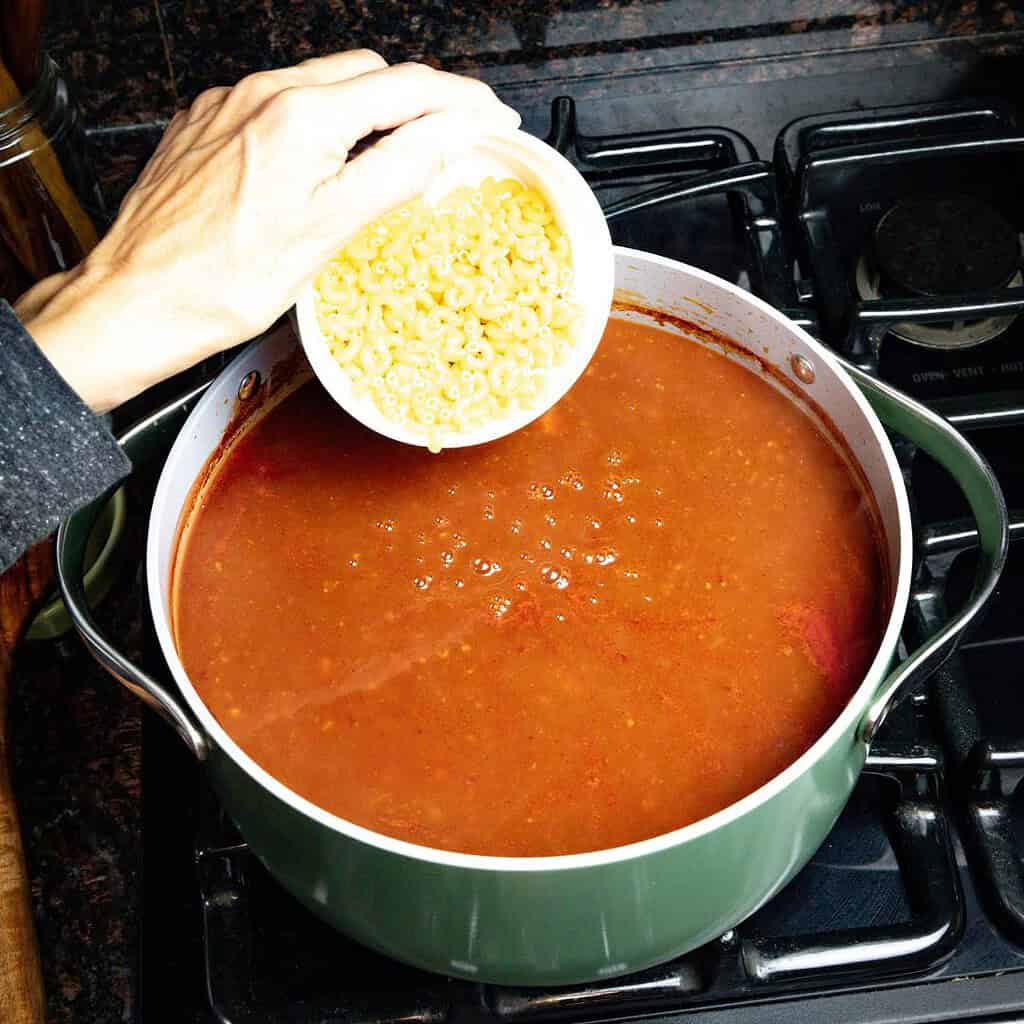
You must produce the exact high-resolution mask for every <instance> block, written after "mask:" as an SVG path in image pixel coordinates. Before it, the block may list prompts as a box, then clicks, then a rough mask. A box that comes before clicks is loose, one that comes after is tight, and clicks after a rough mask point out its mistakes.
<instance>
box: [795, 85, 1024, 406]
mask: <svg viewBox="0 0 1024 1024" xmlns="http://www.w3.org/2000/svg"><path fill="white" fill-rule="evenodd" d="M775 163H776V166H777V173H778V175H779V180H780V182H781V185H782V190H783V193H784V208H785V218H786V222H787V225H788V226H789V227H790V228H791V229H792V231H793V235H794V238H795V240H796V257H797V262H798V265H799V268H800V271H801V273H802V276H803V281H802V284H801V287H800V294H801V297H802V298H803V299H805V300H806V301H807V302H808V303H809V304H811V305H812V306H813V308H814V309H815V310H816V312H817V314H818V316H819V319H820V322H821V325H822V333H823V336H824V338H825V340H826V341H827V342H828V343H829V344H830V345H832V346H833V347H834V348H836V349H837V351H839V352H841V353H843V354H844V355H846V356H848V357H849V358H851V359H852V360H853V361H854V362H856V363H857V364H858V365H860V366H862V367H863V368H864V369H866V370H868V371H869V372H872V373H878V374H880V375H881V376H882V377H884V378H885V379H886V380H889V381H890V382H892V383H894V384H896V385H897V386H898V387H900V388H902V389H903V390H906V391H908V392H910V393H911V394H915V395H917V396H918V397H920V398H922V399H924V400H926V401H934V402H935V404H936V407H937V408H940V409H941V411H943V412H946V413H957V414H959V415H961V416H962V417H963V416H966V417H968V419H969V422H968V423H967V424H966V425H971V424H973V423H974V422H980V419H979V417H982V416H984V415H987V414H990V413H992V412H999V411H1001V410H1004V409H1017V408H1024V360H1022V359H1021V357H1020V352H1021V337H1022V335H1024V322H1022V320H1020V319H1017V318H1018V316H1019V314H1021V313H1022V312H1024V275H1022V273H1021V255H1022V254H1021V238H1024V205H1022V204H1021V202H1020V198H1019V191H1020V190H1019V188H1018V187H1017V182H1018V181H1019V180H1020V178H1021V174H1022V173H1024V136H1022V135H1021V134H1020V133H1019V132H1018V130H1017V128H1016V124H1015V118H1014V115H1013V112H1012V111H1011V110H1010V109H1009V108H1008V107H1007V106H1005V105H1002V104H983V103H979V104H972V103H969V102H962V103H956V104H952V103H951V104H931V105H926V106H913V107H893V108H890V109H888V110H883V111H876V112H863V111H861V112H854V113H844V114H836V115H824V116H817V117H811V118H803V119H800V120H798V121H795V122H793V123H792V124H790V125H789V126H788V127H787V128H786V129H785V130H784V131H783V133H782V134H781V135H780V137H779V140H778V142H777V145H776V152H775ZM995 202H998V204H999V206H1000V208H999V209H993V208H990V206H989V204H992V203H995ZM912 204H916V207H917V208H918V209H919V211H923V210H925V209H927V210H929V211H930V214H929V217H930V219H931V221H932V222H931V223H929V222H928V221H929V218H928V217H925V218H924V219H922V220H921V222H920V223H918V225H917V227H916V229H915V230H916V231H917V232H919V233H920V234H921V235H922V240H915V239H914V238H909V239H908V238H905V239H903V240H902V245H903V246H904V247H907V248H909V247H911V246H913V244H914V242H915V241H918V250H920V249H921V248H922V242H923V240H924V239H925V238H926V235H927V232H932V233H933V234H934V235H935V237H934V238H933V239H932V240H931V242H929V243H927V247H928V251H929V255H930V258H931V260H932V261H933V262H934V263H935V266H933V267H932V268H931V271H930V273H929V275H928V276H929V280H930V281H931V282H932V283H934V282H935V281H941V282H943V283H944V287H943V288H942V289H941V291H942V292H945V293H946V294H934V295H928V296H925V295H921V294H915V293H914V289H911V290H909V291H905V292H900V290H899V289H898V288H897V289H896V293H894V292H893V290H892V289H891V288H890V289H887V288H886V282H885V275H884V269H885V266H886V264H887V263H890V264H891V263H892V262H893V260H892V253H891V252H887V251H885V250H886V241H885V239H884V238H883V239H882V240H881V243H882V244H881V249H882V250H883V251H881V252H879V251H878V249H879V243H880V240H879V238H878V236H877V233H878V230H879V228H880V226H881V224H882V222H885V221H886V220H891V219H892V217H893V215H894V214H895V215H896V216H897V217H899V213H900V211H901V210H906V209H907V207H908V205H912ZM982 206H984V208H985V209H986V210H988V216H989V219H990V220H991V222H992V226H993V227H992V230H993V231H996V230H997V228H996V227H995V225H998V231H999V233H1000V238H999V239H993V240H992V243H993V244H996V243H997V242H998V243H1000V247H1001V251H1002V258H1001V262H1000V266H1002V265H1003V264H1006V269H1007V271H1008V273H1007V275H1006V280H1005V281H1004V282H1002V283H1001V284H1000V285H999V286H997V287H993V288H990V289H987V290H979V291H969V287H970V285H971V282H972V281H974V280H977V279H980V278H979V276H978V274H977V273H975V274H972V273H971V272H969V271H970V270H971V269H974V270H977V268H976V267H975V268H968V269H967V270H963V269H960V270H958V267H957V264H958V262H959V261H960V260H961V259H962V258H963V256H964V253H963V252H962V248H963V247H962V246H953V245H949V244H947V245H942V244H941V238H940V237H939V236H940V235H941V230H940V228H939V225H938V224H937V223H935V218H936V211H941V210H943V209H948V208H953V207H956V208H958V209H961V210H967V209H972V208H975V207H982ZM902 219H904V220H905V219H906V218H902ZM971 220H972V224H973V226H974V228H975V229H980V227H981V225H980V220H979V216H978V215H977V214H974V215H973V216H972V217H971ZM904 227H907V225H906V224H904ZM1004 236H1005V237H1004ZM974 248H975V249H977V248H978V247H977V245H975V246H974ZM973 257H974V258H975V259H977V258H978V253H977V252H974V253H973ZM943 261H945V263H944V262H943ZM920 263H921V261H920V260H919V259H918V260H917V264H918V265H917V267H916V270H915V271H914V273H911V275H910V278H911V279H912V280H916V277H915V274H916V275H919V274H920V273H921V272H922V268H921V266H920ZM890 269H891V268H890ZM880 270H881V271H882V274H881V276H882V280H881V281H880V282H878V283H876V282H875V281H874V278H875V277H876V276H878V274H879V272H880ZM907 273H908V271H907V268H904V273H903V274H902V275H901V276H902V277H906V276H907ZM955 281H963V282H964V286H963V288H962V289H961V291H962V294H956V293H951V290H952V285H951V284H950V282H955ZM919 283H920V282H919ZM918 290H919V291H920V290H921V289H918ZM923 290H924V291H927V290H928V289H927V288H924V289H923ZM982 395H984V396H985V397H984V398H982V397H981V396H982ZM961 425H964V424H961Z"/></svg>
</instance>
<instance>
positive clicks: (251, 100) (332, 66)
mask: <svg viewBox="0 0 1024 1024" xmlns="http://www.w3.org/2000/svg"><path fill="white" fill-rule="evenodd" d="M386 67H387V61H385V60H384V58H383V57H381V56H380V54H378V53H374V52H373V50H347V51H345V52H343V53H332V54H331V55H330V56H327V57H313V58H311V59H310V60H305V61H303V62H302V63H301V64H296V65H295V66H294V67H289V68H277V69H276V70H274V71H257V72H256V73H255V74H253V75H248V76H247V77H245V78H243V79H242V80H241V81H240V82H239V83H238V84H237V85H235V86H234V87H233V88H231V89H230V90H228V91H227V92H228V95H227V96H226V97H225V99H224V101H223V106H224V108H225V113H226V114H230V115H231V116H232V117H233V118H235V119H236V120H237V121H238V122H241V121H242V120H244V119H245V118H246V117H248V116H250V115H252V114H253V113H255V112H256V111H257V110H258V109H259V108H260V107H262V106H263V105H264V104H265V103H266V102H267V101H268V100H270V99H272V98H273V97H274V96H276V95H278V94H279V93H281V92H283V91H284V90H285V89H301V88H306V87H308V86H323V85H333V84H337V83H339V82H346V81H348V80H349V79H352V78H356V77H358V76H359V75H365V74H369V73H372V72H374V71H380V70H382V69H383V68H386ZM200 98H201V97H200Z"/></svg>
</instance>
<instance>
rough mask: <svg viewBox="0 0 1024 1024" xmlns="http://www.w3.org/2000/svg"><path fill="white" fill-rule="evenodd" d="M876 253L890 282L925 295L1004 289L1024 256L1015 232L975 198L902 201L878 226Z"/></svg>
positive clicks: (881, 267)
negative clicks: (1021, 256) (1020, 256)
mask: <svg viewBox="0 0 1024 1024" xmlns="http://www.w3.org/2000/svg"><path fill="white" fill-rule="evenodd" d="M875 251H876V253H877V255H878V264H879V269H880V270H881V272H882V277H883V279H884V282H885V283H887V284H889V285H891V286H894V287H895V288H898V289H902V290H904V291H905V292H910V293H911V294H913V295H922V296H941V295H956V294H960V293H963V292H974V291H988V290H991V289H993V288H1004V287H1005V286H1006V285H1007V284H1008V282H1009V281H1010V279H1011V278H1012V277H1013V275H1014V273H1015V272H1016V270H1017V265H1018V261H1019V255H1020V253H1019V242H1018V238H1017V232H1016V230H1015V229H1014V227H1013V226H1012V225H1011V224H1009V223H1007V221H1006V220H1004V219H1003V217H1002V216H1001V215H1000V214H999V213H997V212H996V211H995V210H993V209H992V207H991V206H988V205H987V204H986V203H983V202H982V201H981V200H980V199H974V198H972V197H970V196H948V197H939V198H931V199H904V200H901V201H900V202H898V203H897V204H896V205H895V206H893V207H892V208H891V209H890V210H889V211H888V212H887V213H886V214H885V215H884V216H883V217H882V219H881V220H880V221H879V222H878V225H877V226H876V228H875ZM885 290H888V289H885V288H884V284H883V291H885Z"/></svg>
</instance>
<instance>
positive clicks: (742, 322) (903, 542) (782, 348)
mask: <svg viewBox="0 0 1024 1024" xmlns="http://www.w3.org/2000/svg"><path fill="white" fill-rule="evenodd" d="M616 286H617V298H618V299H619V300H624V301H625V302H627V303H636V304H637V305H638V306H639V305H643V306H645V307H647V308H648V309H651V310H656V311H659V312H661V313H667V314H669V315H670V316H675V317H679V318H680V319H682V320H686V321H689V322H690V323H692V324H695V325H696V326H697V327H699V328H704V329H706V330H713V331H714V332H716V333H719V334H721V335H723V336H724V337H726V338H728V339H731V340H732V341H734V342H736V343H737V344H738V345H739V346H741V347H742V348H745V349H747V350H749V352H751V353H753V354H754V356H756V358H754V357H753V356H747V355H744V354H743V353H742V352H737V351H736V350H735V349H733V348H729V347H726V348H725V349H723V350H724V351H725V352H726V354H727V356H729V357H730V358H736V359H739V360H740V361H742V362H744V363H745V364H746V365H748V366H750V368H751V369H752V370H754V371H755V372H758V373H759V374H760V375H761V376H762V377H763V378H764V379H766V380H768V381H770V382H771V383H772V384H773V386H779V383H778V382H777V381H776V380H773V378H772V376H770V375H767V374H766V372H765V370H764V367H763V363H766V364H770V365H771V366H772V367H774V368H775V369H776V370H778V371H779V372H781V373H782V374H783V375H785V376H786V377H787V378H788V379H790V380H792V381H793V382H794V384H795V385H796V387H795V389H794V390H795V393H796V394H800V393H801V392H802V393H804V394H806V395H807V397H808V398H809V399H810V401H811V402H812V403H814V404H816V405H817V406H819V407H820V408H821V409H823V410H824V411H825V413H826V414H827V416H828V418H829V419H830V420H831V422H832V423H833V424H834V426H835V428H836V429H837V430H838V431H840V432H841V433H842V435H843V439H844V441H845V448H846V450H847V452H848V454H849V455H850V456H852V457H853V458H854V459H856V461H857V462H858V464H859V466H860V468H861V470H862V472H863V474H864V477H865V479H866V481H867V483H868V486H869V487H870V489H871V491H872V493H873V495H874V498H875V501H876V504H877V508H878V512H879V515H880V518H881V525H882V529H883V532H884V535H885V545H886V548H887V555H888V559H887V561H888V569H889V573H890V597H891V598H892V610H891V613H890V616H889V619H888V622H887V625H886V629H885V632H884V634H883V637H882V639H881V642H880V644H879V649H878V653H877V655H876V657H875V659H874V661H873V662H872V664H871V666H870V668H869V669H868V672H867V673H866V675H865V678H864V681H863V683H862V684H861V686H860V687H859V688H858V690H857V691H856V693H855V694H854V695H853V697H852V698H851V699H850V701H849V703H848V704H847V707H846V709H845V710H844V711H843V712H842V714H841V715H840V716H839V718H838V719H837V720H836V721H835V722H834V723H833V724H832V725H831V726H830V727H829V729H828V730H827V731H826V733H825V734H824V735H823V736H822V737H820V738H819V740H818V741H816V742H815V744H814V745H813V746H812V747H811V748H810V749H809V750H808V751H807V752H805V753H804V754H803V755H802V756H801V757H800V758H799V759H798V760H797V761H795V762H794V763H793V764H792V765H790V766H789V767H788V768H786V769H785V770H784V771H782V772H781V773H780V774H779V775H776V776H775V777H774V778H773V779H772V780H770V781H769V782H767V783H766V784H765V785H764V786H762V787H761V788H760V789H758V790H755V791H754V792H753V793H751V794H749V795H748V796H746V797H744V798H743V799H741V800H739V801H737V802H736V803H734V804H731V805H730V806H729V807H726V808H724V809H723V810H721V811H719V812H717V813H715V814H713V815H710V816H709V817H707V818H704V819H702V820H700V821H697V822H694V823H693V824H691V825H687V826H685V827H684V828H681V829H677V830H676V831H674V832H669V833H665V834H663V835H660V836H656V837H654V838H652V839H648V840H643V841H642V842H638V843H633V844H631V845H630V846H625V847H618V848H616V849H613V850H600V851H595V852H592V853H586V854H570V855H565V856H558V857H485V856H478V855H473V854H461V853H451V852H448V851H442V850H433V849H430V848H427V847H421V846H416V845H415V844H412V843H407V842H404V841H402V840H397V839H392V838H390V837H388V836H384V835H382V834H380V833H376V832H373V831H371V830H369V829H366V828H363V827H362V826H358V825H355V824H353V823H351V822H347V821H344V820H343V819H340V818H337V817H336V816H334V815H332V814H330V813H328V812H327V811H324V810H323V809H322V808H319V807H317V806H316V805H314V804H312V803H310V802H309V801H307V800H305V799H304V798H302V797H300V796H298V794H296V793H294V792H292V791H291V790H289V789H288V788H287V787H285V786H284V785H283V784H281V783H280V782H278V781H277V780H276V779H274V778H273V777H272V776H271V775H269V773H267V772H265V771H264V770H263V769H262V768H260V767H259V766H258V765H257V764H255V762H253V761H252V760H251V759H250V758H249V757H248V756H247V755H246V754H245V753H244V751H242V750H241V749H240V748H239V747H238V746H237V744H235V743H234V741H233V740H231V738H230V737H229V736H228V734H227V733H226V732H225V730H224V729H223V728H222V727H221V726H220V724H219V723H218V722H217V721H216V719H215V718H214V716H213V715H212V713H211V712H210V711H209V709H208V708H207V707H206V706H205V704H204V703H203V701H202V700H201V698H200V697H199V695H198V694H197V692H196V691H195V688H194V687H193V686H192V684H191V681H190V680H189V678H188V676H187V674H186V673H185V670H184V667H183V666H182V664H181V661H180V659H179V658H178V654H177V650H176V648H175V646H174V640H173V635H172V630H171V609H170V571H171V566H172V559H173V557H174V554H175V546H176V542H177V534H178V523H179V520H180V517H181V514H182V511H183V509H184V508H185V507H186V504H187V502H188V500H189V498H190V495H191V493H192V489H193V485H194V483H195V481H196V480H197V478H198V477H199V475H200V473H202V471H203V469H204V467H205V465H206V463H207V460H208V459H209V458H210V456H211V455H212V454H213V453H214V451H215V450H216V449H217V447H218V445H219V444H220V442H221V438H222V436H223V434H224V431H225V430H226V429H227V427H228V425H229V424H230V423H231V421H232V419H233V416H234V415H235V411H236V408H237V404H236V399H237V395H238V389H239V385H240V383H241V381H242V380H243V378H245V377H246V375H247V374H248V373H250V372H251V371H253V370H256V371H258V372H259V373H260V374H261V375H262V377H263V378H264V379H267V378H268V377H270V376H271V375H272V374H273V373H274V371H275V368H280V366H281V364H282V363H287V364H288V365H292V366H293V365H294V359H293V358H292V357H293V356H294V353H295V351H296V348H297V346H298V342H297V340H296V338H295V336H294V334H293V333H292V332H291V331H290V330H287V329H281V330H278V331H277V332H276V333H274V334H272V335H270V336H268V337H266V338H264V339H262V340H261V341H260V342H258V343H256V344H254V345H253V346H250V348H248V349H246V350H245V351H244V352H243V353H242V354H241V355H239V356H238V357H237V358H236V359H235V360H234V361H233V362H232V363H231V365H230V366H228V367H227V368H226V369H225V370H224V371H223V373H222V374H221V376H220V377H219V378H218V379H217V380H216V381H215V382H214V383H213V384H212V385H211V387H210V389H209V390H208V391H207V393H206V394H205V395H204V396H203V398H202V400H201V401H200V402H199V404H198V405H197V406H196V409H195V410H194V411H193V413H192V415H191V416H190V417H189V419H188V421H187V422H186V424H185V427H184V428H183V430H182V432H181V434H179V436H178V439H177V440H176V441H175V444H174V446H173V448H172V449H171V453H170V455H169V456H168V458H167V462H166V463H165V465H164V470H163V473H162V475H161V478H160V482H159V484H158V486H157V490H156V494H155V496H154V501H153V507H152V511H151V514H150V522H149V536H148V542H147V574H148V586H149V599H150V607H151V609H152V612H153V616H154V623H155V627H156V632H157V636H158V638H159V641H160V646H161V649H162V650H163V653H164V657H165V658H166V660H167V663H168V665H169V667H170V669H171V672H172V674H173V676H174V679H175V681H176V682H177V684H178V686H179V688H180V690H181V692H182V694H183V696H184V697H185V699H186V701H187V703H188V705H189V707H190V708H191V709H192V711H193V713H194V714H195V715H196V717H197V718H198V719H199V721H200V723H201V725H202V727H203V729H204V730H205V731H206V732H207V734H208V735H209V736H211V737H212V739H213V740H214V742H215V743H216V744H217V745H218V746H219V747H221V748H222V749H224V750H225V751H226V752H227V753H228V754H229V755H230V756H231V758H232V759H233V760H235V761H236V762H238V763H239V764H240V765H241V766H242V767H243V768H244V770H245V771H246V772H247V773H249V774H250V775H251V776H253V777H254V778H255V779H256V780H257V781H258V782H259V783H260V784H261V785H262V786H264V787H265V788H267V789H269V790H270V791H271V792H273V793H275V794H276V795H277V796H278V797H279V798H281V799H283V800H285V801H286V802H288V803H290V804H292V805H294V806H296V807H298V808H299V809H300V810H301V811H302V812H303V813H305V814H307V815H308V816H310V817H312V818H314V819H316V820H318V821H321V822H322V823H323V824H325V825H327V826H328V827H330V828H334V829H337V830H341V831H344V832H346V833H348V834H350V835H352V836H353V837H355V838H357V839H360V840H362V841H365V842H370V843H372V844H374V845H377V846H380V847H382V848H385V849H389V850H392V851H395V852H399V853H402V854H404V855H407V856H413V857H418V858H426V859H430V860H434V861H440V862H444V863H449V864H462V865H464V866H470V867H488V868H499V867H500V868H501V869H504V870H513V869H514V870H550V869H551V868H552V867H553V866H558V867H561V868H567V869H568V868H572V867H576V866H580V867H584V866H593V865H595V864H598V863H601V862H603V861H606V860H613V859H618V858H621V857H625V856H633V855H640V854H643V853H646V852H649V851H650V850H652V849H654V848H656V847H659V846H663V845H670V844H673V843H678V842H682V841H684V840H685V839H687V838H690V837H695V836H697V835H699V834H702V833H703V832H706V831H709V830H712V829H714V828H716V827H718V826H719V825H720V824H722V823H723V822H724V820H725V819H727V818H729V817H734V816H738V815H740V814H742V813H744V812H745V811H746V810H747V809H748V808H749V806H750V805H752V804H754V803H757V802H759V801H761V800H764V799H766V798H767V796H769V795H770V794H771V793H772V792H774V791H775V790H776V789H778V788H779V787H782V786H784V785H786V784H788V782H789V780H790V779H791V778H792V776H794V775H795V774H799V773H800V772H802V771H804V770H805V768H806V765H807V764H808V763H809V762H811V761H813V760H814V759H815V758H816V757H818V756H820V755H821V752H822V751H823V750H825V749H827V748H828V747H829V746H830V745H831V744H832V743H834V742H835V741H836V738H837V736H838V735H840V734H841V733H842V732H844V731H845V730H846V729H848V728H849V727H850V725H851V723H852V721H853V720H854V719H855V718H857V717H858V716H860V715H861V714H862V713H863V710H864V708H865V707H866V706H867V704H868V702H869V700H870V699H871V696H872V695H873V694H874V692H875V690H876V689H877V687H878V685H879V683H880V682H881V680H882V679H883V677H884V675H885V673H886V671H887V670H888V667H889V663H890V661H891V659H892V657H893V654H894V652H895V649H896V644H897V641H898V639H899V631H900V627H901V625H902V622H903V616H904V613H905V611H906V606H907V602H908V600H909V593H910V574H911V524H910V511H909V504H908V501H907V496H906V491H905V489H904V487H903V482H902V477H901V476H900V472H899V467H898V466H897V464H896V459H895V455H894V454H893V451H892V447H891V445H890V444H889V442H888V439H887V438H886V436H885V433H884V431H883V429H882V427H881V424H880V423H879V422H878V420H877V418H876V417H875V415H874V413H873V412H872V411H871V409H870V407H869V406H868V403H867V401H866V400H865V399H864V397H863V396H862V395H861V393H860V391H859V390H858V389H857V387H856V385H855V384H854V383H853V382H852V381H851V380H850V379H849V378H848V377H847V376H846V375H845V374H844V373H843V371H842V370H841V368H840V367H839V365H838V364H837V363H836V362H835V361H834V359H833V358H832V356H831V355H829V353H828V352H827V351H826V350H825V349H824V348H823V347H822V346H821V345H819V344H818V343H817V342H815V341H814V340H813V339H812V338H810V337H809V336H808V335H806V334H805V333H804V332H802V331H800V330H798V329H797V328H796V327H795V326H794V325H793V324H792V323H791V322H790V321H789V320H788V319H787V318H786V317H785V316H783V315H782V314H781V313H779V312H778V311H776V310H774V309H772V308H771V307H770V306H768V305H767V304H766V303H764V302H761V301H760V300H758V299H755V298H753V297H751V296H750V295H748V294H747V293H745V292H743V291H742V290H740V289H739V288H738V287H736V286H735V285H731V284H728V283H727V282H723V281H721V280H719V279H718V278H716V277H714V276H712V275H710V274H707V273H705V272H703V271H700V270H696V269H694V268H691V267H687V266H684V265H683V264H680V263H677V262H675V261H673V260H669V259H665V258H663V257H660V256H653V255H651V254H648V253H641V252H637V251H635V250H631V249H624V248H617V249H616ZM618 315H625V316H629V317H637V318H640V319H646V320H650V321H651V322H658V321H657V317H656V316H655V317H652V316H651V314H649V313H643V312H624V313H619V314H618ZM664 326H666V328H667V329H669V330H672V331H674V332H675V333H678V334H680V335H684V336H686V335H687V331H686V329H685V327H682V326H679V325H675V326H673V325H672V324H671V323H666V324H665V325H664ZM689 336H691V337H692V336H693V335H692V333H691V334H690V335H689ZM720 347H721V346H720ZM795 355H802V356H803V357H804V358H805V359H806V360H808V361H809V362H810V364H811V366H812V367H813V369H814V380H813V382H812V383H810V384H804V383H802V382H801V381H799V380H798V378H796V376H795V375H794V374H793V372H792V369H791V361H792V358H793V356H795ZM787 390H788V389H787ZM272 405H273V403H272V402H271V403H270V404H269V405H268V406H267V408H269V407H272ZM424 457H425V458H429V457H430V456H428V455H426V454H425V455H424ZM556 862H557V863H556Z"/></svg>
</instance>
